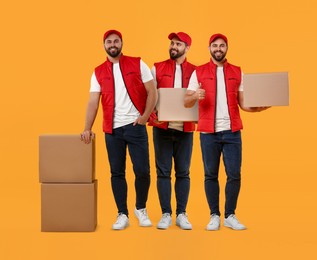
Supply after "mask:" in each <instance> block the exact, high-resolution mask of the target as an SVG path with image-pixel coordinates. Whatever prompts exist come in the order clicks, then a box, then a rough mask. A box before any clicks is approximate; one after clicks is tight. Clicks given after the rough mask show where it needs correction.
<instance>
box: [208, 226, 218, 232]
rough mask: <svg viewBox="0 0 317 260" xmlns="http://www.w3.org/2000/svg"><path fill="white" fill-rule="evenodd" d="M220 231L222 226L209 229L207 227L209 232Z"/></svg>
mask: <svg viewBox="0 0 317 260" xmlns="http://www.w3.org/2000/svg"><path fill="white" fill-rule="evenodd" d="M219 229H220V226H219V227H218V228H208V227H206V230H207V231H217V230H219Z"/></svg>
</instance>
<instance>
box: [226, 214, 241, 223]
mask: <svg viewBox="0 0 317 260" xmlns="http://www.w3.org/2000/svg"><path fill="white" fill-rule="evenodd" d="M229 217H231V218H232V219H233V221H234V222H236V223H237V224H240V222H239V220H238V219H237V217H236V215H234V214H231V215H230V216H229Z"/></svg>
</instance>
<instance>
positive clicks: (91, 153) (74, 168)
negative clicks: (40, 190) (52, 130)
mask: <svg viewBox="0 0 317 260" xmlns="http://www.w3.org/2000/svg"><path fill="white" fill-rule="evenodd" d="M39 173H40V182H42V183H50V182H53V183H56V182H62V183H65V182H66V183H67V182H79V183H83V182H87V183H90V182H92V181H93V180H94V179H95V140H93V141H92V142H91V143H90V144H85V143H83V142H82V141H81V140H80V136H79V134H76V135H62V134H61V135H40V137H39Z"/></svg>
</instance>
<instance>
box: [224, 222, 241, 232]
mask: <svg viewBox="0 0 317 260" xmlns="http://www.w3.org/2000/svg"><path fill="white" fill-rule="evenodd" d="M223 225H224V226H225V227H228V228H231V229H233V230H246V229H247V228H246V227H244V228H234V227H233V226H231V225H229V224H226V223H224V224H223Z"/></svg>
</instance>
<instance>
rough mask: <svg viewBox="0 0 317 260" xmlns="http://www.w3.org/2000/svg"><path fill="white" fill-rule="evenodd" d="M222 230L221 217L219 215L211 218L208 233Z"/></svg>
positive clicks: (213, 215)
mask: <svg viewBox="0 0 317 260" xmlns="http://www.w3.org/2000/svg"><path fill="white" fill-rule="evenodd" d="M219 228H220V217H219V216H218V215H217V214H212V215H211V216H210V221H209V223H208V225H207V227H206V229H207V230H208V231H214V230H218V229H219Z"/></svg>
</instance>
